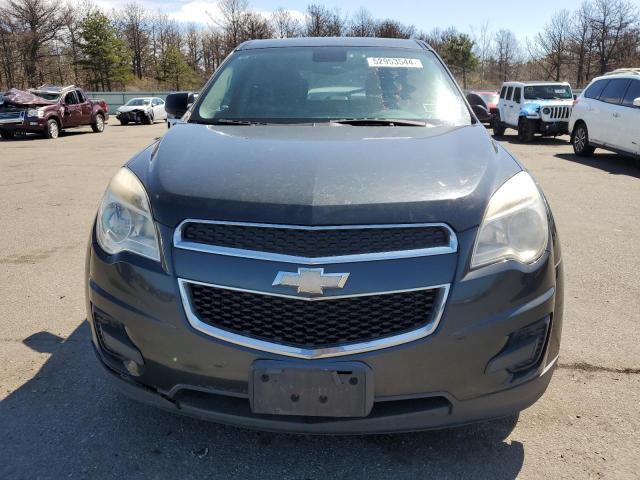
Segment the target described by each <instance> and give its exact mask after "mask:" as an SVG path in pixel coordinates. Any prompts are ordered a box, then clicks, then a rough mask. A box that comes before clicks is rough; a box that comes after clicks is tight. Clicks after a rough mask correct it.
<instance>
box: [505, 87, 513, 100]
mask: <svg viewBox="0 0 640 480" xmlns="http://www.w3.org/2000/svg"><path fill="white" fill-rule="evenodd" d="M512 94H513V87H509V88H508V89H507V98H506V99H507V100H511V95H512Z"/></svg>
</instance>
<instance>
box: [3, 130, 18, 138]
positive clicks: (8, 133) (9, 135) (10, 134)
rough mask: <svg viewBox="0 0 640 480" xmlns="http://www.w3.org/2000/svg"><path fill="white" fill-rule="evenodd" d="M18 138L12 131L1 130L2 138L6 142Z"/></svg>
mask: <svg viewBox="0 0 640 480" xmlns="http://www.w3.org/2000/svg"><path fill="white" fill-rule="evenodd" d="M15 136H16V132H14V131H12V130H0V137H2V138H3V139H4V140H11V139H12V138H14V137H15Z"/></svg>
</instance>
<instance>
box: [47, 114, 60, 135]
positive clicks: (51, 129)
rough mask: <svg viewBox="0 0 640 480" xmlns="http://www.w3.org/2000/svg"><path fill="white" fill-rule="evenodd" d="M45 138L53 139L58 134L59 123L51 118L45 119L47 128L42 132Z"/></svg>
mask: <svg viewBox="0 0 640 480" xmlns="http://www.w3.org/2000/svg"><path fill="white" fill-rule="evenodd" d="M44 136H45V137H46V138H50V139H51V140H55V139H56V138H58V137H59V136H60V125H58V122H56V121H55V120H54V119H53V118H51V119H49V120H47V129H46V130H45V132H44Z"/></svg>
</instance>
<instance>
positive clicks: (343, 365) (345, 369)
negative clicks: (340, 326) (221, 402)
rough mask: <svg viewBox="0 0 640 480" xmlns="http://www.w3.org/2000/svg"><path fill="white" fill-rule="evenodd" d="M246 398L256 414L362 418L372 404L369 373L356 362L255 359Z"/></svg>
mask: <svg viewBox="0 0 640 480" xmlns="http://www.w3.org/2000/svg"><path fill="white" fill-rule="evenodd" d="M249 400H250V403H251V409H252V411H253V412H254V413H258V414H271V415H300V416H311V417H343V418H344V417H366V416H367V415H368V414H369V412H371V408H372V407H373V372H372V370H371V369H370V368H369V367H368V366H367V365H366V364H364V363H360V362H322V363H318V364H316V363H314V364H310V363H308V362H295V361H293V362H283V361H277V360H257V361H256V362H254V363H253V364H252V365H251V369H250V375H249Z"/></svg>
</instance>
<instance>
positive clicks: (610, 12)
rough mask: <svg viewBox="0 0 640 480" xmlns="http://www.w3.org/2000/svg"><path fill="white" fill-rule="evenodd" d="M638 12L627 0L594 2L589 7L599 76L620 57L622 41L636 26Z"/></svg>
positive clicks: (600, 0) (597, 0) (599, 0)
mask: <svg viewBox="0 0 640 480" xmlns="http://www.w3.org/2000/svg"><path fill="white" fill-rule="evenodd" d="M637 21H638V10H637V7H635V6H634V5H633V4H632V3H630V2H628V1H627V0H595V1H594V2H593V4H592V5H591V29H592V31H593V39H594V44H595V48H596V51H597V53H598V62H599V66H600V74H604V73H606V72H607V71H608V70H609V64H610V63H611V62H612V61H615V60H616V59H618V58H619V57H620V56H621V53H622V52H621V45H622V39H623V37H624V36H625V34H626V33H627V32H629V31H630V30H631V29H632V27H634V26H635V25H636V24H637Z"/></svg>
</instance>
